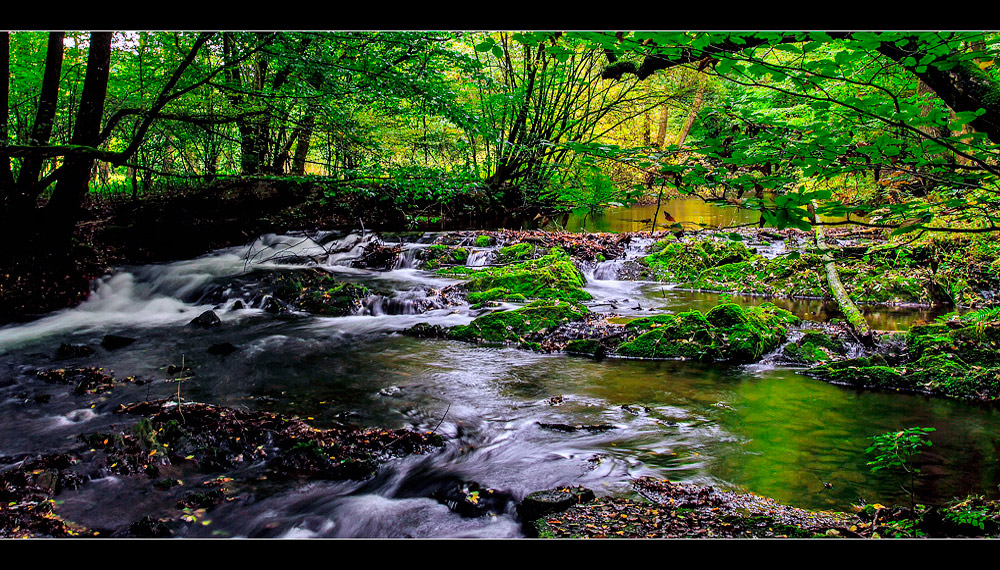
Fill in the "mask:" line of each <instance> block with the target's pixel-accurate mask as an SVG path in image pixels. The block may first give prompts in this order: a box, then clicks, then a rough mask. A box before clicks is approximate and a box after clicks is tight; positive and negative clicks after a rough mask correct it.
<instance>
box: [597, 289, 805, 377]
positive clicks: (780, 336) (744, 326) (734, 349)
mask: <svg viewBox="0 0 1000 570" xmlns="http://www.w3.org/2000/svg"><path fill="white" fill-rule="evenodd" d="M798 322H799V319H798V318H797V317H795V315H792V314H791V313H789V312H788V311H785V310H784V309H779V308H777V307H775V306H774V305H772V304H770V303H767V304H764V305H761V306H759V307H740V306H739V305H737V304H735V303H725V304H722V305H718V306H716V307H713V308H712V309H711V310H709V311H708V313H706V314H702V313H701V312H700V311H689V312H685V313H679V314H676V315H657V316H654V317H646V318H641V319H636V320H633V321H631V322H629V323H628V324H627V325H626V329H627V330H628V331H631V332H632V334H633V335H634V336H631V338H629V339H628V340H626V341H625V342H623V343H622V344H621V345H619V346H618V349H617V352H618V354H621V355H623V356H635V357H642V358H690V359H696V360H706V361H708V360H720V361H728V362H734V363H745V362H754V361H756V360H759V359H760V358H761V357H762V356H763V355H764V354H767V353H768V352H771V351H772V350H775V349H776V348H778V346H779V345H780V344H781V342H782V341H783V340H784V339H785V335H786V334H787V332H788V327H789V326H790V325H794V324H797V323H798Z"/></svg>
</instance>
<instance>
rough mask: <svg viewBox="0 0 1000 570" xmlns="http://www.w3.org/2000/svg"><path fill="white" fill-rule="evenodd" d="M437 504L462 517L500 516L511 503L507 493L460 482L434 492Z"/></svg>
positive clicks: (470, 482) (472, 483) (472, 482)
mask: <svg viewBox="0 0 1000 570" xmlns="http://www.w3.org/2000/svg"><path fill="white" fill-rule="evenodd" d="M432 496H433V497H434V499H436V500H437V501H438V502H439V503H441V504H443V505H445V506H447V507H448V508H449V509H451V510H452V511H454V512H456V513H458V514H460V515H462V516H463V517H469V518H471V517H482V516H496V515H499V514H502V513H503V512H504V510H505V509H506V508H507V504H508V503H509V502H510V501H511V496H510V494H509V493H505V492H503V491H498V490H496V489H484V488H482V487H481V486H480V485H479V483H476V482H475V481H460V482H457V483H455V484H452V485H448V486H446V487H443V488H441V489H438V490H437V491H435V492H434V493H433V494H432Z"/></svg>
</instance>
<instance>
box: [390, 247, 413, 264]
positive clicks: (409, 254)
mask: <svg viewBox="0 0 1000 570" xmlns="http://www.w3.org/2000/svg"><path fill="white" fill-rule="evenodd" d="M419 252H420V249H419V248H416V247H406V248H404V249H403V251H401V252H399V257H398V258H396V264H395V265H394V266H393V267H392V268H393V269H413V268H414V267H416V266H417V254H418V253H419Z"/></svg>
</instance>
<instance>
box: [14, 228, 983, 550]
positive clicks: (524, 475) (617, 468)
mask: <svg viewBox="0 0 1000 570" xmlns="http://www.w3.org/2000/svg"><path fill="white" fill-rule="evenodd" d="M435 237H436V236H435V235H433V234H426V235H424V236H422V237H419V238H418V239H416V241H411V242H408V243H404V244H403V246H404V252H403V254H401V255H400V258H399V260H398V261H397V264H396V268H395V269H393V270H390V271H381V272H379V271H369V270H364V269H356V268H353V267H351V266H350V262H351V261H352V260H354V259H356V258H357V257H358V256H359V255H360V252H361V250H362V248H363V246H364V244H365V243H367V241H368V240H370V239H372V238H373V236H372V235H371V234H367V235H364V236H360V235H357V234H349V235H343V234H333V233H325V232H320V233H310V234H308V235H307V234H293V235H285V236H275V235H269V236H264V237H262V238H261V239H258V240H257V241H256V242H254V243H253V244H251V245H250V246H249V247H236V248H230V249H225V250H220V251H216V252H213V253H211V254H209V255H206V256H203V257H199V258H197V259H192V260H185V261H179V262H175V263H166V264H156V265H148V266H137V267H123V268H120V269H119V270H118V271H117V272H115V273H114V274H112V275H110V276H107V277H105V278H104V279H102V280H100V281H99V282H98V283H97V285H96V287H95V290H94V292H93V294H92V295H91V297H90V298H89V299H88V300H87V301H86V302H84V303H83V304H81V305H79V306H78V307H75V308H72V309H67V310H63V311H60V312H57V313H53V314H51V315H49V316H46V317H44V318H42V319H39V320H36V321H34V322H31V323H26V324H14V325H8V326H6V327H2V328H0V414H2V417H3V418H4V421H3V422H2V424H0V457H16V456H18V455H19V454H22V455H23V454H25V453H41V452H57V451H64V450H69V449H73V448H74V447H76V446H78V445H79V442H78V440H77V439H76V438H77V436H79V435H81V434H87V433H94V432H99V431H101V430H108V429H114V428H112V427H111V426H118V427H119V428H121V426H124V425H128V424H130V423H134V422H135V421H137V420H136V419H135V418H132V417H129V416H122V415H118V414H114V413H113V410H114V409H115V408H116V407H117V406H118V405H119V404H121V403H124V402H135V401H139V400H144V399H153V398H166V397H176V396H178V394H179V396H180V397H182V398H183V399H184V400H185V401H196V402H206V403H212V404H219V405H224V406H230V407H238V408H244V409H250V410H264V411H270V412H279V413H282V414H288V415H295V416H298V417H300V418H302V419H303V420H306V421H307V422H308V423H309V424H311V425H313V426H314V427H318V428H326V427H334V426H337V425H340V424H342V423H347V424H350V425H354V426H358V427H372V426H378V427H385V428H404V427H405V428H412V429H417V430H421V431H430V430H436V432H437V433H439V434H441V435H443V436H444V438H445V442H446V444H445V447H444V448H442V449H438V450H434V451H431V452H430V453H427V454H423V455H412V456H408V457H404V458H401V459H396V460H392V461H390V462H388V463H386V464H384V465H383V466H382V467H381V468H380V470H379V472H378V474H377V476H376V477H374V478H373V479H369V480H365V481H312V482H306V483H301V482H297V483H296V482H288V483H277V482H274V483H268V484H262V488H261V489H260V490H259V492H258V493H256V494H254V495H252V496H250V497H246V498H244V499H243V500H239V501H234V502H227V503H223V504H221V505H219V506H217V507H215V508H214V509H212V510H211V511H210V512H209V514H208V515H207V517H208V519H210V522H211V524H204V523H203V524H195V525H191V526H189V527H188V529H187V531H186V534H185V535H184V536H186V537H220V536H222V537H296V538H298V537H428V538H439V537H494V538H507V537H519V536H522V530H521V526H520V521H519V520H518V519H517V516H516V514H515V512H514V509H513V506H512V505H511V506H509V507H508V508H507V510H506V511H505V512H504V513H502V514H500V515H498V516H487V517H479V518H466V517H462V516H460V515H459V514H457V513H454V512H452V511H451V510H449V509H448V507H447V506H446V505H444V504H442V503H440V502H438V501H437V500H435V499H434V498H431V497H430V496H429V493H428V489H432V488H434V487H435V486H436V485H440V483H441V482H442V481H452V480H460V481H475V482H477V483H479V484H480V485H482V486H483V487H486V488H492V489H497V490H501V491H504V492H507V493H509V494H510V495H511V496H512V497H513V498H514V499H515V500H520V499H521V498H523V497H524V496H526V495H527V494H529V493H531V492H533V491H538V490H543V489H549V488H552V487H555V486H562V485H583V486H585V487H589V488H591V489H593V490H595V491H596V492H597V493H598V494H599V495H607V494H613V493H627V492H629V480H630V479H631V478H634V477H639V476H644V475H651V476H655V477H660V478H669V479H670V480H673V481H684V482H691V483H698V484H710V485H716V486H720V487H723V488H726V489H734V490H740V491H746V492H753V493H756V494H760V495H765V496H769V497H773V498H775V499H777V500H778V501H780V502H783V503H787V504H791V505H794V506H798V507H803V508H809V509H832V510H841V511H850V509H851V506H852V505H854V504H860V503H862V502H868V503H873V502H881V503H884V504H892V503H898V504H904V503H908V495H907V494H906V493H905V492H904V491H902V490H901V489H900V486H899V484H900V481H899V480H898V479H896V478H894V477H892V476H891V475H890V474H887V473H884V472H879V473H874V474H873V473H871V472H870V470H869V468H868V466H867V465H866V462H867V461H870V460H871V459H872V457H871V456H869V455H866V454H865V452H864V450H865V448H866V447H867V446H868V445H869V443H870V440H869V438H870V437H871V436H872V435H875V434H880V433H883V432H886V431H889V430H894V429H899V428H902V427H910V426H923V427H934V428H936V430H937V431H936V432H935V433H934V434H933V437H932V438H931V439H932V441H933V447H931V448H928V449H927V451H925V452H924V453H923V454H922V455H921V456H920V457H919V458H918V459H917V466H918V467H920V468H921V469H922V470H923V473H922V474H921V477H920V479H919V480H918V500H921V501H926V502H935V501H944V500H948V499H951V498H953V497H956V496H963V495H966V494H969V493H979V494H985V495H988V496H996V495H997V494H998V491H997V485H998V484H1000V469H998V465H1000V463H998V459H1000V437H998V435H997V434H1000V413H998V412H997V410H995V409H994V408H992V407H989V406H982V405H976V404H970V403H966V402H961V401H953V400H946V399H933V398H929V397H924V396H918V395H909V394H899V393H884V392H873V391H859V390H855V389H851V388H845V387H842V386H836V385H830V384H826V383H824V382H821V381H819V380H816V379H813V378H810V377H808V376H805V375H803V374H802V373H801V372H802V370H801V369H796V368H791V367H782V366H776V365H773V364H768V361H767V359H766V358H765V360H764V362H763V363H759V364H754V365H747V366H723V365H718V364H698V363H693V362H690V361H652V360H639V359H623V358H609V359H605V360H603V361H595V360H593V359H591V358H585V357H579V356H573V355H567V354H562V353H557V354H542V353H536V352H531V351H527V350H519V349H517V348H513V347H487V346H478V345H474V344H468V343H463V342H457V341H451V340H441V339H425V338H412V337H409V336H403V335H401V334H399V331H402V330H403V329H406V328H409V327H411V326H413V325H415V324H418V323H428V324H436V325H444V326H455V325H462V324H468V323H469V322H471V321H472V319H473V318H474V317H475V316H476V315H478V314H481V311H475V310H472V309H470V308H469V306H468V305H460V306H435V305H434V302H433V295H431V293H430V292H431V291H432V290H439V289H441V288H443V287H446V286H448V285H450V284H453V283H457V282H458V281H456V280H453V279H445V278H441V277H438V276H436V275H434V274H433V273H431V272H428V271H422V270H419V269H415V268H413V265H414V263H413V260H414V255H415V253H416V251H418V250H419V249H420V248H423V247H427V246H429V245H430V244H431V243H432V241H433V239H434V238H435ZM641 246H642V242H641V240H633V246H632V247H631V249H630V251H629V253H628V255H631V256H636V255H639V253H641ZM492 249H493V248H475V247H473V248H471V250H472V251H473V253H472V254H471V255H470V256H469V259H468V262H467V263H468V264H469V265H481V264H483V263H485V262H486V261H488V259H489V254H490V253H491V250H492ZM616 263H620V260H619V261H615V260H612V261H607V262H603V263H601V264H597V265H594V266H590V267H585V268H584V273H585V275H586V277H587V279H588V284H587V287H586V289H587V291H588V292H590V293H591V294H592V295H593V296H594V300H593V301H589V302H587V303H586V304H587V305H589V306H590V307H591V309H592V310H594V311H598V312H612V311H613V312H615V313H616V314H619V315H622V316H634V315H638V314H642V315H648V314H651V312H650V311H652V310H655V311H664V310H669V311H682V310H690V309H700V310H705V309H707V308H709V307H711V306H714V305H715V304H717V303H718V302H719V300H720V296H719V295H714V294H709V293H698V292H691V291H680V290H676V289H672V288H671V287H670V286H669V285H665V284H662V283H650V282H632V281H620V280H618V279H617V274H616V271H615V264H616ZM305 264H308V265H315V266H320V267H322V268H324V269H325V270H327V271H329V272H331V273H332V274H334V275H335V276H336V277H337V278H338V279H343V280H347V281H354V282H358V283H363V284H365V285H368V286H369V287H371V288H373V289H377V290H380V291H392V294H391V295H381V296H373V297H372V298H369V299H368V300H366V302H365V307H364V309H363V310H362V311H360V312H359V314H355V315H351V316H346V317H322V316H314V315H308V314H304V313H300V314H272V313H269V312H267V311H265V310H263V309H262V308H261V307H263V306H264V304H263V303H264V299H261V298H259V296H257V297H255V294H254V287H255V282H254V277H253V276H254V275H255V273H254V272H255V271H260V270H267V271H282V270H287V269H291V268H296V267H302V266H303V265H305ZM236 276H243V277H242V278H241V279H242V280H240V279H235V280H234V279H233V278H234V277H236ZM233 283H238V285H239V286H236V285H232V284H233ZM222 284H227V285H225V286H223V285H222ZM209 299H211V301H210V300H209ZM237 299H241V300H243V301H244V302H246V303H247V305H248V307H247V308H242V309H237V308H236V307H235V306H234V303H236V300H237ZM734 301H735V302H738V303H742V304H757V303H762V302H764V301H765V300H764V299H760V298H753V297H736V298H735V299H734ZM774 302H775V303H776V304H778V305H779V306H782V307H783V308H786V309H788V310H790V311H792V312H794V313H795V314H797V315H798V316H800V317H802V318H806V319H814V320H825V319H827V318H828V317H829V316H831V315H834V314H835V311H836V308H835V306H831V305H830V304H828V303H824V302H821V301H808V300H805V301H803V300H799V301H789V300H774ZM506 306H508V307H514V306H517V305H516V304H508V305H506ZM209 309H215V311H216V313H217V314H218V315H219V317H220V318H221V320H222V324H221V326H219V327H216V328H213V329H198V328H193V327H190V326H188V323H189V322H190V321H191V320H192V319H193V318H195V317H197V316H198V315H199V314H201V313H202V312H204V311H206V310H209ZM868 316H869V318H870V319H872V321H871V322H872V324H873V326H874V327H875V328H878V329H881V330H905V329H906V328H908V327H909V326H910V325H911V324H912V323H913V322H915V321H917V320H919V319H928V318H932V317H933V313H932V312H930V311H927V310H917V309H902V308H893V309H888V308H885V307H881V308H870V309H869V310H868ZM108 334H116V335H125V336H129V337H133V338H136V339H138V340H137V341H136V342H135V343H133V344H131V345H129V346H127V347H124V348H119V349H116V350H106V349H104V348H101V347H100V343H101V339H102V338H103V337H104V336H105V335H108ZM223 342H229V343H232V344H233V345H234V346H235V347H236V348H237V350H236V351H235V352H233V353H231V354H228V355H224V356H223V355H216V354H210V353H208V351H207V349H208V347H209V346H210V345H213V344H216V343H223ZM62 343H73V344H86V345H88V346H91V347H94V348H95V350H96V352H95V353H94V354H92V355H90V356H83V357H75V358H69V359H63V360H57V359H56V358H55V355H56V351H57V349H58V348H59V346H60V344H62ZM171 364H173V365H181V364H183V365H184V366H189V367H191V373H190V378H189V379H187V380H185V381H184V382H163V381H162V380H163V379H165V378H169V377H170V375H168V374H167V372H166V371H165V368H166V367H167V366H168V365H171ZM83 366H103V367H105V368H106V369H108V370H111V371H113V373H114V375H115V377H116V378H122V377H125V376H137V377H139V378H143V379H147V380H153V382H150V383H148V384H144V385H126V386H122V387H116V388H115V389H114V390H112V391H110V392H105V393H103V394H99V395H96V396H86V395H75V394H73V393H72V392H71V391H70V390H68V389H67V387H66V386H57V385H50V384H45V383H43V382H41V381H39V380H38V379H36V378H35V375H34V373H35V371H36V370H38V369H49V368H59V367H83ZM46 395H47V396H48V400H47V401H45V400H44V398H39V396H46ZM559 397H561V398H559ZM540 423H549V424H556V423H558V424H570V425H581V424H611V425H613V426H615V428H616V429H613V430H609V431H603V432H599V433H597V432H588V431H577V432H560V431H552V430H547V429H544V428H543V427H541V426H540V425H539V424H540ZM205 478H206V479H208V478H210V476H205ZM138 479H143V478H142V477H139V478H138ZM138 479H131V478H126V477H112V476H109V477H105V478H103V479H98V480H92V481H90V482H88V483H87V484H85V485H83V486H82V487H80V488H78V489H75V490H66V491H63V492H62V493H60V495H59V496H58V497H57V498H58V499H59V501H60V502H59V503H58V506H57V508H56V512H57V513H58V514H59V515H60V516H62V517H63V518H65V519H67V520H71V521H74V522H77V523H80V524H82V525H85V526H88V527H94V528H97V527H100V528H117V527H121V526H123V525H127V524H129V523H131V522H133V521H135V520H138V519H139V518H140V517H142V516H143V515H146V514H153V515H154V516H155V515H157V514H163V515H164V516H166V513H169V512H174V513H176V511H172V509H174V504H173V503H174V501H173V500H167V499H164V498H163V497H162V496H161V494H160V493H157V492H155V491H153V490H151V489H150V487H149V484H148V481H140V480H138ZM197 483H198V482H197V481H190V482H185V484H186V485H188V486H192V485H195V484H197ZM825 483H826V484H828V485H825Z"/></svg>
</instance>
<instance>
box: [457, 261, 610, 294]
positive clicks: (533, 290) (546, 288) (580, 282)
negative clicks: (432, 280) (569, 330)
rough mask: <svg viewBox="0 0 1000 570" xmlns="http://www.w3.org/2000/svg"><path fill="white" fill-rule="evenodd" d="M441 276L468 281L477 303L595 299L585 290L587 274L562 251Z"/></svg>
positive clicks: (468, 289)
mask: <svg viewBox="0 0 1000 570" xmlns="http://www.w3.org/2000/svg"><path fill="white" fill-rule="evenodd" d="M440 274H442V275H449V276H455V277H463V278H466V279H467V281H466V282H465V284H464V288H465V289H466V290H467V291H468V292H469V294H470V301H472V302H474V303H480V302H483V301H497V300H506V301H520V300H524V299H558V300H562V301H574V302H575V301H585V300H589V299H592V298H593V297H592V296H591V295H590V293H587V292H586V291H584V290H583V286H584V284H585V280H584V277H583V274H582V273H580V270H579V269H577V268H576V266H575V265H573V260H572V259H570V257H569V255H567V254H566V253H565V252H563V251H562V250H559V249H553V250H552V252H551V253H550V254H548V255H545V256H542V257H539V258H537V259H529V260H526V261H523V262H520V263H514V264H511V265H507V266H503V267H489V268H486V269H479V270H475V271H467V272H441V273H440Z"/></svg>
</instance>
